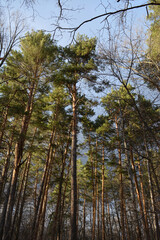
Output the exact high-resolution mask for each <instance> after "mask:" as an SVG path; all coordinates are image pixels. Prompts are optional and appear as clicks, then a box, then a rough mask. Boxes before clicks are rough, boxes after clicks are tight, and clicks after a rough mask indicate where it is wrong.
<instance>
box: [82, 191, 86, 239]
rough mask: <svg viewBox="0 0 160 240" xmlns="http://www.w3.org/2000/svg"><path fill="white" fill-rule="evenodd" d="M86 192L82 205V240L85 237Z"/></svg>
mask: <svg viewBox="0 0 160 240" xmlns="http://www.w3.org/2000/svg"><path fill="white" fill-rule="evenodd" d="M85 194H86V192H85V193H84V203H83V240H85V237H86V196H85Z"/></svg>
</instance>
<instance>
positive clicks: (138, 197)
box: [130, 147, 150, 240]
mask: <svg viewBox="0 0 160 240" xmlns="http://www.w3.org/2000/svg"><path fill="white" fill-rule="evenodd" d="M130 159H131V165H132V170H133V174H134V182H135V187H136V193H137V199H138V203H139V207H140V212H141V217H142V223H143V227H144V235H145V239H146V240H150V236H149V228H148V222H147V221H145V217H144V212H143V206H142V200H141V196H140V191H139V186H138V180H137V175H136V170H135V165H134V160H133V152H132V148H131V147H130Z"/></svg>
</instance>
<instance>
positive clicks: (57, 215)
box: [52, 133, 70, 240]
mask: <svg viewBox="0 0 160 240" xmlns="http://www.w3.org/2000/svg"><path fill="white" fill-rule="evenodd" d="M69 139H70V133H69V135H68V140H67V145H66V148H65V151H64V154H62V170H61V175H60V182H59V192H58V197H57V204H56V211H55V217H54V224H53V231H52V232H53V234H52V236H53V237H52V239H53V240H55V239H56V235H57V233H58V235H59V239H60V238H61V205H62V203H61V202H62V186H63V181H64V170H65V166H66V158H67V153H68V148H69ZM57 227H58V230H57Z"/></svg>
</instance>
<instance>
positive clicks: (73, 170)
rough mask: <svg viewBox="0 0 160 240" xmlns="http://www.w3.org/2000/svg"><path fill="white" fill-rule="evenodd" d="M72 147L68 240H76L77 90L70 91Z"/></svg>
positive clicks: (74, 88)
mask: <svg viewBox="0 0 160 240" xmlns="http://www.w3.org/2000/svg"><path fill="white" fill-rule="evenodd" d="M72 111H73V119H72V146H71V234H70V240H77V231H78V229H77V163H76V162H77V89H76V84H73V89H72Z"/></svg>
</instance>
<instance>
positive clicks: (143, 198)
mask: <svg viewBox="0 0 160 240" xmlns="http://www.w3.org/2000/svg"><path fill="white" fill-rule="evenodd" d="M138 169H139V179H140V186H141V193H142V202H143V209H144V217H145V221H146V223H147V225H148V215H147V210H146V201H145V195H144V187H143V181H142V172H141V165H140V161H138ZM148 228H149V226H148Z"/></svg>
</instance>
